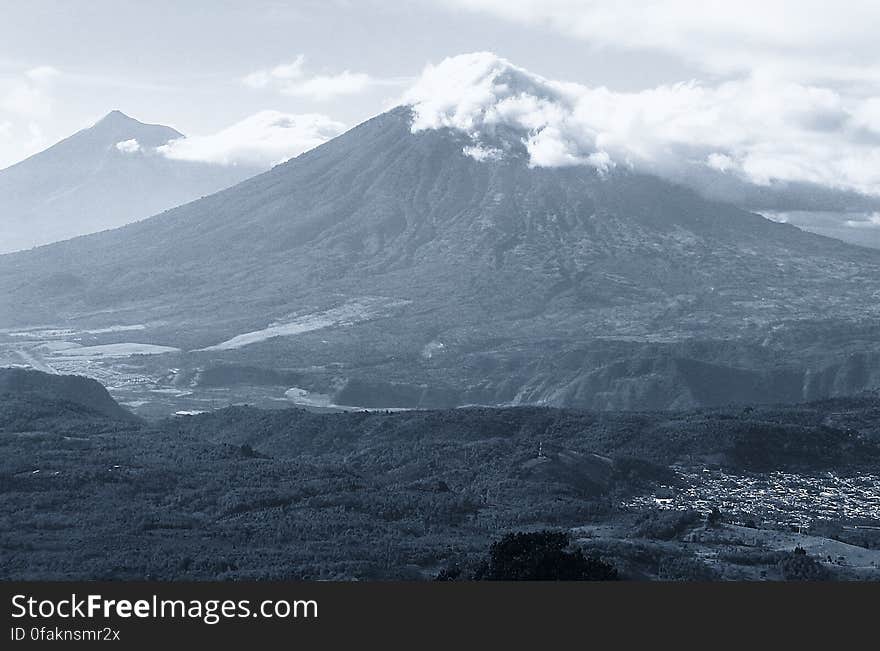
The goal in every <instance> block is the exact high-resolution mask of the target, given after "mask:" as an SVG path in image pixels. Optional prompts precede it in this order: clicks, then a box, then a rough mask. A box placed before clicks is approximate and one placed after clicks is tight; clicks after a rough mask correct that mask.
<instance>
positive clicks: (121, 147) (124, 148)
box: [116, 138, 141, 154]
mask: <svg viewBox="0 0 880 651" xmlns="http://www.w3.org/2000/svg"><path fill="white" fill-rule="evenodd" d="M116 149H117V150H118V151H121V152H122V153H123V154H136V153H137V152H139V151H140V150H141V144H140V143H139V142H138V141H137V140H135V139H134V138H132V139H131V140H123V141H122V142H117V143H116Z"/></svg>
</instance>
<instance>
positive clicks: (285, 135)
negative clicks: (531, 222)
mask: <svg viewBox="0 0 880 651" xmlns="http://www.w3.org/2000/svg"><path fill="white" fill-rule="evenodd" d="M0 15H2V16H3V20H2V21H0V168H2V167H4V166H7V165H10V164H13V163H15V162H17V161H19V160H22V159H23V158H25V157H27V156H29V155H31V154H33V153H35V152H37V151H40V150H41V149H44V148H45V147H47V146H49V145H51V144H52V143H54V142H56V141H58V140H59V139H61V138H63V137H65V136H67V135H70V134H71V133H73V132H75V131H76V130H78V129H81V128H83V127H85V126H88V125H89V124H91V123H94V122H95V121H96V120H98V119H99V118H100V117H101V116H103V115H104V114H106V113H108V112H109V111H110V110H113V109H119V110H121V111H123V112H125V113H126V114H128V115H130V116H132V117H135V118H137V119H139V120H141V121H144V122H149V123H160V124H165V125H168V126H172V127H174V128H176V129H177V130H179V131H181V132H182V133H184V134H186V136H187V139H186V140H182V141H177V142H173V143H170V144H169V145H168V146H167V147H166V148H164V149H163V151H162V154H163V155H166V156H169V157H176V158H183V159H192V160H208V161H211V162H215V163H218V164H232V163H236V162H247V163H257V164H264V165H270V164H273V163H276V162H279V161H281V160H284V159H285V158H288V157H290V156H292V155H295V154H297V153H300V152H301V151H303V150H305V149H308V148H310V147H314V146H315V145H317V144H319V143H320V142H322V141H324V140H326V139H328V138H331V137H333V136H334V135H336V134H338V133H340V132H341V131H343V130H345V129H346V128H350V127H351V126H354V125H356V124H357V123H359V122H361V121H363V120H365V119H367V118H369V117H372V116H373V115H376V114H378V113H380V112H382V111H384V110H386V109H388V108H390V107H391V106H393V105H395V104H397V103H400V102H402V101H405V102H407V103H411V104H413V105H414V107H415V108H416V109H417V110H416V114H417V120H416V124H414V128H417V129H418V128H440V127H444V128H445V127H449V128H456V129H459V130H461V131H463V132H465V133H467V134H468V135H469V136H470V137H471V138H472V140H473V144H472V146H471V147H470V148H469V151H468V153H470V154H471V155H473V156H475V157H478V158H481V157H482V158H485V157H491V156H496V155H501V153H502V152H501V150H500V149H499V148H498V146H497V145H498V143H497V142H494V141H492V138H491V134H492V133H494V132H495V130H496V128H497V126H498V125H499V124H502V123H504V124H508V125H512V126H515V127H516V128H518V129H521V130H523V131H524V133H526V134H527V135H526V137H525V138H524V140H525V142H526V145H527V148H528V152H529V156H530V161H531V163H532V164H534V165H537V166H559V165H592V166H594V167H598V168H600V169H607V168H609V167H613V166H616V165H628V166H641V167H645V168H648V169H650V170H654V171H658V172H660V173H669V174H672V175H674V174H676V173H681V171H682V169H683V166H687V165H700V166H704V167H706V168H707V169H711V170H714V171H716V172H719V173H724V174H736V175H739V176H741V177H743V178H746V179H748V180H749V181H752V182H755V183H759V184H765V183H769V182H772V181H773V180H777V179H778V180H789V181H806V182H810V183H816V184H819V185H823V186H829V187H834V188H839V189H846V190H855V191H858V192H863V193H868V194H878V195H880V48H877V47H876V35H875V27H876V26H877V25H878V24H880V3H877V2H876V1H871V2H867V1H863V0H848V1H844V2H838V3H834V4H832V3H828V2H825V1H822V2H819V1H817V0H797V1H794V0H761V1H755V0H739V1H738V2H736V3H730V2H720V1H717V0H704V1H703V2H699V3H698V2H692V1H685V0H653V1H651V2H644V1H639V2H635V1H632V0H629V1H628V0H616V1H592V0H410V1H406V0H401V1H397V2H395V1H393V0H356V1H355V0H320V1H317V0H315V1H312V0H300V1H290V2H285V1H280V0H279V1H267V0H257V1H255V0H248V1H246V2H245V1H233V0H211V1H200V0H187V1H186V2H181V1H179V0H177V1H175V2H170V1H167V0H152V1H151V2H144V1H134V0H77V1H70V0H68V1H64V0H54V1H50V0H29V1H28V2H19V1H17V0H0ZM126 146H130V147H132V148H134V146H135V143H129V145H126ZM876 221H877V222H878V225H880V217H878V218H877V220H876Z"/></svg>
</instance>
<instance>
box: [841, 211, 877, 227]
mask: <svg viewBox="0 0 880 651" xmlns="http://www.w3.org/2000/svg"><path fill="white" fill-rule="evenodd" d="M843 223H844V225H846V226H848V227H849V228H880V213H877V212H875V213H872V214H870V215H865V218H864V219H847V220H846V221H845V222H843Z"/></svg>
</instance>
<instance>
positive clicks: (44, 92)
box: [0, 66, 61, 119]
mask: <svg viewBox="0 0 880 651" xmlns="http://www.w3.org/2000/svg"><path fill="white" fill-rule="evenodd" d="M60 74H61V73H60V72H59V71H58V70H56V69H55V68H53V67H51V66H40V67H38V68H31V69H30V70H25V71H24V72H21V73H18V74H15V75H10V76H2V77H0V111H3V112H6V113H10V114H13V115H15V116H18V117H23V118H27V119H40V118H45V117H48V116H49V115H50V114H51V112H52V104H53V101H52V96H51V90H52V85H53V82H54V80H55V79H56V78H57V77H59V76H60Z"/></svg>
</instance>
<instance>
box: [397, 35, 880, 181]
mask: <svg viewBox="0 0 880 651" xmlns="http://www.w3.org/2000/svg"><path fill="white" fill-rule="evenodd" d="M403 102H404V103H406V104H410V105H412V106H413V109H414V112H415V119H414V123H413V129H414V130H415V131H418V130H421V129H436V128H445V127H448V128H452V129H456V130H458V131H461V132H463V133H465V134H467V135H468V136H469V137H470V139H471V141H472V145H471V147H472V149H470V150H469V151H471V152H478V153H479V156H478V157H483V158H485V157H486V156H485V153H486V152H491V151H492V150H493V149H496V148H497V146H498V142H499V138H501V140H504V139H505V138H507V139H508V140H509V139H510V138H511V137H514V138H517V139H520V140H521V141H522V143H523V145H524V146H525V148H526V150H527V152H528V156H529V161H530V163H531V164H532V165H534V166H546V167H557V166H565V165H591V166H594V167H597V168H600V169H607V168H608V167H610V166H613V165H627V166H633V167H636V168H639V169H643V170H646V171H653V172H658V173H661V174H664V173H668V174H671V175H673V176H674V175H675V174H676V173H680V172H681V171H682V170H683V169H684V168H686V167H687V166H692V165H694V164H699V165H706V166H708V167H710V168H712V169H714V170H717V171H724V172H726V173H731V174H737V175H739V176H742V177H743V178H746V179H748V180H751V181H753V182H756V183H761V184H766V183H769V182H771V181H773V180H780V181H806V182H814V183H818V184H821V185H824V186H828V187H837V188H846V189H853V190H858V191H862V192H867V193H872V194H880V99H878V97H875V96H872V95H868V96H865V95H862V94H858V93H846V92H844V91H842V90H841V89H838V88H832V87H829V86H823V85H820V84H810V83H802V82H797V81H792V80H782V79H779V78H773V77H767V76H763V75H758V74H755V75H748V76H744V77H740V78H734V79H730V80H727V81H722V82H718V83H714V84H710V83H699V82H696V81H691V82H686V83H679V84H672V85H662V86H658V87H656V88H651V89H646V90H643V91H640V92H615V91H611V90H608V89H607V88H604V87H589V86H585V85H581V84H576V83H569V82H561V81H553V80H549V79H546V78H543V77H541V76H539V75H536V74H533V73H530V72H528V71H527V70H524V69H522V68H519V67H516V66H514V65H513V64H511V63H509V62H508V61H506V60H504V59H502V58H500V57H498V56H496V55H494V54H492V53H487V52H482V53H474V54H467V55H461V56H456V57H451V58H448V59H445V60H444V61H442V62H441V63H439V64H437V65H429V66H427V67H426V68H425V70H424V72H423V74H422V76H421V78H420V79H419V81H418V82H417V83H416V84H415V85H414V86H413V87H412V88H411V89H410V90H408V91H407V92H406V93H405V94H404V97H403ZM511 134H514V135H513V136H511Z"/></svg>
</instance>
